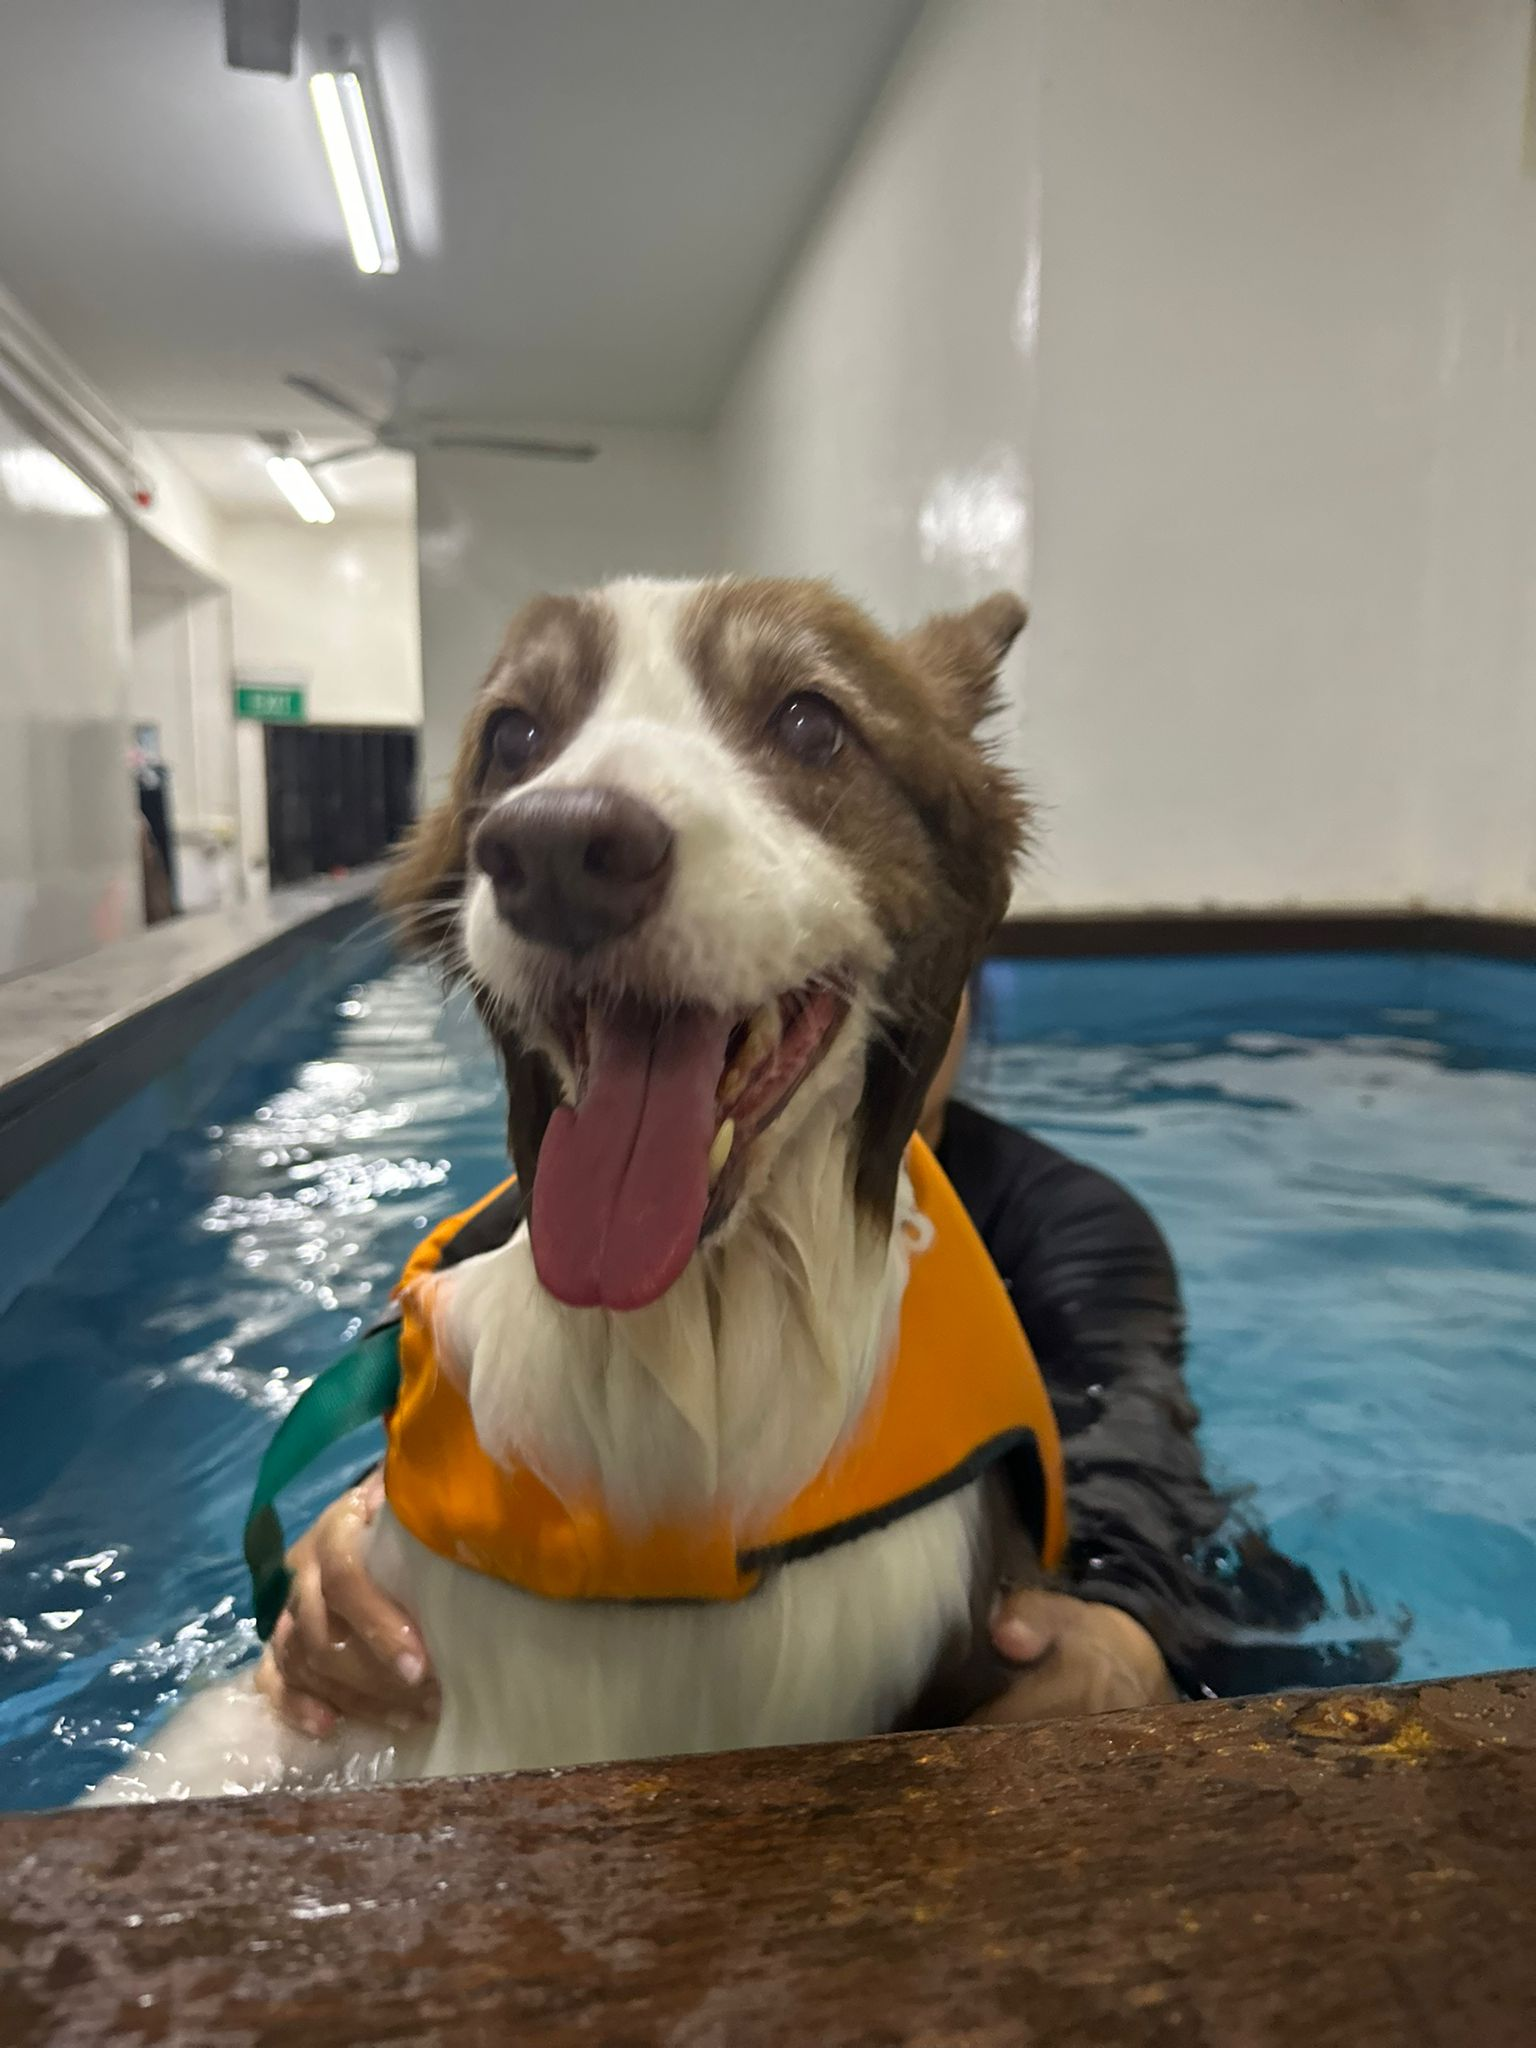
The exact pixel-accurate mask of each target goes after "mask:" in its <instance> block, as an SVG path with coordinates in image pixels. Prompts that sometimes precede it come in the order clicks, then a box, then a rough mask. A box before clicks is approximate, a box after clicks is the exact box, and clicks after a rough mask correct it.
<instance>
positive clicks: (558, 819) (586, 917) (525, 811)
mask: <svg viewBox="0 0 1536 2048" xmlns="http://www.w3.org/2000/svg"><path fill="white" fill-rule="evenodd" d="M673 848H674V834H673V831H672V828H671V826H670V825H669V824H668V823H667V821H666V820H665V818H662V817H660V816H658V815H657V813H656V812H655V811H653V810H652V809H651V807H650V805H649V804H646V803H642V802H641V801H640V799H639V798H638V797H634V796H627V795H626V794H625V792H624V791H623V790H621V789H535V790H530V791H529V792H528V794H527V795H526V796H519V797H512V798H510V799H508V800H507V801H506V802H504V803H500V804H498V805H497V806H496V808H495V810H493V811H492V812H490V813H489V815H488V816H487V817H485V818H484V819H482V821H481V823H480V826H479V828H478V830H477V831H476V833H475V837H474V844H473V847H472V849H471V851H472V852H473V855H474V858H475V861H476V862H477V864H478V865H479V866H480V867H481V868H483V869H484V871H485V873H486V874H487V875H488V876H489V877H490V881H491V887H492V888H493V889H494V890H495V892H496V908H497V909H498V910H499V911H500V912H501V915H502V916H503V917H504V918H505V919H506V921H507V923H508V924H509V925H511V926H512V928H513V930H514V931H518V932H521V933H522V935H523V937H524V938H527V939H536V940H537V941H538V942H539V944H540V945H544V946H559V947H560V948H561V949H562V950H563V951H565V952H567V953H586V952H589V951H590V950H591V948H592V947H593V946H600V945H601V944H602V943H603V941H604V940H605V939H617V938H620V937H622V936H623V934H624V933H625V932H629V931H633V930H634V928H635V926H636V925H638V924H640V923H641V922H643V920H644V919H646V918H647V917H649V916H650V914H651V912H652V911H653V910H655V908H656V906H657V905H658V904H659V903H660V902H661V899H662V897H663V896H664V895H665V894H666V888H667V883H668V881H669V880H670V879H671V875H672V859H673Z"/></svg>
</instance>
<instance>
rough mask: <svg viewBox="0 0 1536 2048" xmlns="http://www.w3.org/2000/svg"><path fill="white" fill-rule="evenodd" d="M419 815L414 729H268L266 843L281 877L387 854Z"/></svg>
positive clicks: (323, 871)
mask: <svg viewBox="0 0 1536 2048" xmlns="http://www.w3.org/2000/svg"><path fill="white" fill-rule="evenodd" d="M415 815H416V735H415V733H413V732H398V731H381V730H379V729H378V728H374V727H362V726H358V727H354V726H340V725H269V726H268V727H267V846H268V859H269V861H270V865H271V870H272V879H273V881H274V882H302V881H304V880H305V879H306V878H307V877H308V876H310V875H328V874H330V873H332V872H333V871H334V870H335V869H337V868H360V867H364V866H366V865H367V863H368V862H370V861H375V860H380V859H382V858H383V856H384V854H385V853H386V852H387V851H388V849H389V848H390V847H391V846H393V845H394V843H395V841H396V840H397V839H398V838H399V837H400V835H401V833H402V832H403V831H404V830H405V828H406V827H407V825H409V824H410V823H411V822H412V820H413V819H414V817H415Z"/></svg>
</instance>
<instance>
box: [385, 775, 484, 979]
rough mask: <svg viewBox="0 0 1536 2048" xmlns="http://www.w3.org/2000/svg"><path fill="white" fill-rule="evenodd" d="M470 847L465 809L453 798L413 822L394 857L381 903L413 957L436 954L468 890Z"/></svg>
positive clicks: (387, 873)
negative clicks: (466, 889) (466, 870)
mask: <svg viewBox="0 0 1536 2048" xmlns="http://www.w3.org/2000/svg"><path fill="white" fill-rule="evenodd" d="M468 859H469V847H468V841H467V833H466V828H465V815H464V811H463V809H462V807H461V806H460V805H459V803H458V802H457V800H456V799H455V798H453V797H449V798H447V800H446V801H445V802H443V803H440V804H438V805H436V806H435V807H434V808H433V809H432V810H430V811H428V812H427V814H426V816H425V817H424V818H421V819H419V820H418V821H417V823H416V824H414V825H413V826H412V827H411V829H410V831H409V832H408V833H407V834H406V836H405V838H404V839H402V840H401V842H400V844H399V846H397V847H396V849H395V851H394V853H393V854H392V855H391V856H390V862H389V868H388V871H387V872H386V874H385V876H384V880H383V882H382V883H381V884H380V887H379V902H380V904H381V905H382V906H383V908H384V909H385V910H387V911H389V912H390V913H391V914H392V916H393V917H394V920H395V930H396V932H397V934H398V935H399V939H400V943H401V945H402V946H403V947H404V948H405V950H406V951H407V952H409V953H437V952H440V951H441V950H442V947H443V942H444V940H445V939H446V938H447V937H448V935H449V929H450V926H451V924H452V919H453V912H454V910H455V908H456V907H457V905H458V902H459V900H460V897H461V896H462V894H463V889H464V869H465V866H466V863H467V862H468Z"/></svg>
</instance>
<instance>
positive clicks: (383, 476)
mask: <svg viewBox="0 0 1536 2048" xmlns="http://www.w3.org/2000/svg"><path fill="white" fill-rule="evenodd" d="M155 439H156V440H157V441H158V442H159V443H160V445H161V446H162V447H163V448H168V449H169V450H170V452H171V454H172V455H173V456H175V458H176V460H177V461H178V462H179V463H180V464H181V467H182V468H183V469H184V470H185V471H186V472H187V474H188V476H190V477H191V478H192V480H193V482H194V483H198V484H201V485H202V487H203V489H204V490H205V491H206V492H207V493H208V496H209V497H210V498H212V500H213V502H214V503H215V504H216V505H218V506H220V507H222V509H223V510H224V511H226V512H233V513H235V514H236V515H237V516H238V515H239V514H241V513H245V514H247V515H249V516H252V517H254V516H256V515H258V514H260V515H263V516H265V517H266V518H269V519H286V518H291V517H292V516H293V515H292V514H291V513H290V512H289V510H288V507H287V505H286V504H285V502H284V501H283V499H282V498H281V497H280V496H279V495H278V491H277V486H276V485H275V484H274V483H273V481H272V479H271V478H270V477H269V476H268V475H267V468H266V462H267V456H268V455H269V454H270V453H271V450H270V449H268V448H266V447H264V446H263V445H262V444H261V443H260V442H258V441H256V440H255V439H253V438H252V436H251V435H249V434H183V433H168V432H165V431H164V430H160V431H157V432H156V435H155ZM340 445H341V444H340V442H339V441H336V440H332V439H331V438H330V437H328V436H326V435H324V434H319V435H313V436H307V435H301V436H299V437H298V438H297V440H296V441H295V442H294V444H293V452H294V453H295V454H296V455H302V456H304V457H305V458H306V459H312V458H313V457H315V456H317V455H321V454H323V453H324V452H325V451H326V450H327V449H329V448H333V447H339V446H340ZM315 474H316V476H317V477H318V478H319V481H320V484H321V487H322V488H323V490H324V491H325V494H326V496H327V497H328V498H329V499H330V500H331V502H332V503H333V504H334V505H336V506H337V507H338V508H339V509H340V510H342V511H344V512H362V513H369V514H372V515H375V516H383V515H389V516H391V517H394V518H408V517H410V516H411V515H412V514H413V513H414V512H415V509H416V465H415V463H414V462H413V461H412V460H411V458H410V456H409V455H392V454H389V453H388V452H387V451H385V450H382V449H381V450H380V452H379V453H378V454H377V455H365V456H360V457H359V458H358V460H357V461H356V462H345V463H339V464H338V465H337V466H336V468H335V469H325V468H321V469H318V470H317V471H316V472H315Z"/></svg>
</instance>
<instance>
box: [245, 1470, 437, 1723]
mask: <svg viewBox="0 0 1536 2048" xmlns="http://www.w3.org/2000/svg"><path fill="white" fill-rule="evenodd" d="M383 1499H384V1481H383V1477H382V1474H380V1473H379V1472H371V1473H370V1474H369V1475H368V1477H367V1478H366V1479H365V1480H363V1481H362V1483H361V1484H360V1485H358V1486H354V1487H353V1488H352V1489H351V1491H350V1492H348V1493H344V1494H343V1495H342V1496H341V1498H340V1499H339V1500H334V1501H332V1503H331V1505H330V1506H329V1507H328V1508H327V1509H326V1510H325V1512H324V1514H323V1515H321V1517H320V1519H319V1520H318V1521H317V1522H316V1523H315V1525H314V1527H313V1528H312V1529H310V1530H309V1531H308V1533H307V1534H306V1535H304V1536H301V1537H300V1539H299V1541H298V1542H297V1543H296V1544H295V1545H294V1546H293V1549H292V1551H291V1552H290V1553H289V1557H288V1564H289V1568H290V1570H291V1571H292V1573H293V1590H292V1591H291V1592H290V1594H289V1596H288V1605H287V1606H286V1607H285V1608H284V1609H283V1612H282V1613H281V1615H280V1616H279V1617H278V1622H277V1626H276V1628H275V1629H273V1631H272V1636H271V1640H270V1641H269V1642H268V1644H267V1647H266V1649H265V1650H264V1651H263V1652H262V1658H261V1662H260V1664H259V1665H258V1666H257V1669H256V1689H257V1691H258V1692H260V1693H262V1694H264V1695H265V1697H266V1698H267V1699H268V1700H270V1701H271V1703H272V1705H273V1707H274V1708H275V1709H276V1711H277V1712H278V1713H279V1714H280V1715H281V1716H282V1718H283V1719H284V1720H285V1721H287V1722H288V1723H289V1724H290V1725H291V1726H292V1727H295V1728H297V1729H300V1730H301V1731H302V1732H303V1733H304V1734H305V1735H316V1736H319V1735H329V1734H330V1732H331V1730H332V1729H333V1728H334V1727H335V1725H336V1717H337V1715H338V1714H345V1715H346V1716H347V1717H348V1718H349V1719H353V1720H358V1721H371V1722H375V1723H378V1722H383V1723H385V1724H386V1725H388V1726H390V1727H393V1728H416V1727H419V1726H420V1725H421V1724H422V1723H424V1722H428V1721H435V1720H436V1719H437V1716H438V1713H439V1711H440V1709H441V1706H442V1701H441V1699H440V1697H439V1694H438V1690H437V1685H436V1683H435V1681H434V1679H433V1676H432V1671H431V1667H430V1664H429V1662H428V1659H427V1648H426V1644H425V1643H424V1642H423V1641H422V1639H421V1634H420V1631H419V1630H418V1629H417V1627H416V1625H415V1623H414V1622H413V1621H412V1620H411V1618H410V1616H409V1615H408V1614H407V1613H406V1612H405V1610H404V1609H403V1608H401V1607H397V1606H396V1605H395V1603H394V1601H393V1600H391V1599H390V1597H389V1595H388V1594H387V1593H384V1592H381V1591H380V1589H379V1588H378V1587H377V1586H376V1585H375V1584H374V1582H373V1580H372V1579H371V1578H370V1577H369V1576H368V1571H367V1567H366V1566H365V1564H364V1562H363V1559H364V1557H365V1556H366V1541H365V1539H366V1536H367V1531H368V1525H369V1523H370V1522H371V1521H372V1520H373V1518H374V1516H375V1515H376V1514H377V1513H378V1511H379V1508H380V1506H381V1505H382V1503H383Z"/></svg>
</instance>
